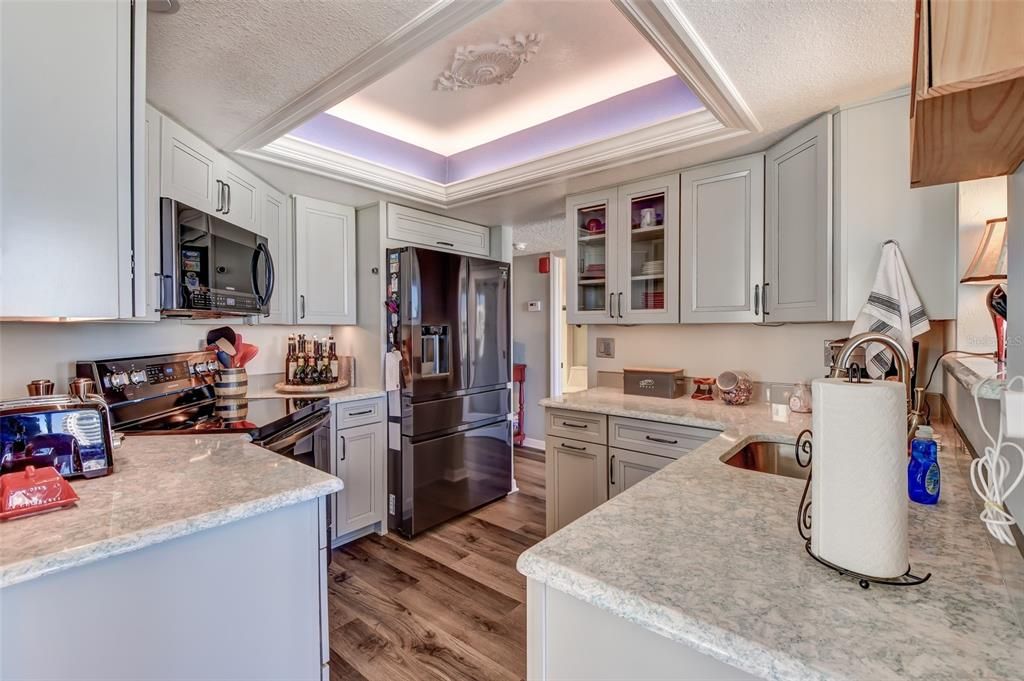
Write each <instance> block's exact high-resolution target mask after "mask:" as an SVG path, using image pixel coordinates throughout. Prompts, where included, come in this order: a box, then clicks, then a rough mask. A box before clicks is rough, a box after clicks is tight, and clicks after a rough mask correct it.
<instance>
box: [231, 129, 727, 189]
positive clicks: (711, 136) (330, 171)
mask: <svg viewBox="0 0 1024 681" xmlns="http://www.w3.org/2000/svg"><path fill="white" fill-rule="evenodd" d="M743 134H746V131H744V130H736V129H733V128H726V127H725V126H723V125H722V124H721V123H720V122H719V121H718V119H717V118H715V116H714V115H713V114H712V113H710V112H709V111H705V110H702V111H697V112H694V113H691V114H686V115H684V116H680V117H679V118H676V119H673V120H671V121H666V122H664V123H659V124H657V125H653V126H649V127H647V128H642V129H640V130H636V131H633V132H630V133H626V134H624V135H618V136H615V137H611V138H608V139H604V140H599V141H597V142H590V143H588V144H583V145H580V146H577V147H573V148H571V149H566V150H563V151H560V152H556V153H553V154H548V155H546V156H543V157H541V158H538V159H534V160H532V161H528V162H526V163H521V164H518V165H515V166H511V167H509V168H504V169H502V170H498V171H495V172H492V173H487V174H486V175H481V176H480V177H475V178H470V179H467V180H460V181H458V182H453V183H451V184H447V185H444V184H439V183H437V182H432V181H430V180H424V179H422V178H420V177H416V176H415V175H411V174H409V173H405V172H402V171H399V170H395V169H393V168H387V167H384V166H381V165H378V164H376V163H370V162H368V161H364V160H362V159H360V158H356V157H354V156H351V155H349V154H345V153H342V152H339V151H336V150H334V149H330V148H328V147H325V146H322V145H319V144H314V143H312V142H307V141H306V140H302V139H299V138H297V137H291V136H286V137H283V138H281V139H278V140H275V141H274V142H272V143H270V144H268V145H267V146H265V147H263V148H262V149H249V150H242V151H240V152H239V153H240V154H243V155H245V156H249V157H251V158H257V159H261V160H264V161H269V162H271V163H277V164H279V165H283V166H287V167H289V168H295V169H297V170H304V171H307V172H312V173H315V174H317V175H321V176H323V177H328V178H332V179H336V180H341V181H343V182H348V183H350V184H355V185H357V186H360V187H367V188H369V189H376V190H378V191H382V192H385V193H387V194H391V195H393V196H397V197H400V198H405V199H410V200H414V201H420V202H423V203H427V204H430V205H431V206H435V207H437V208H454V207H456V206H461V205H465V204H468V203H473V202H474V201H479V200H482V199H485V198H490V197H493V196H500V195H502V194H508V193H510V192H514V191H519V190H522V189H528V188H530V187H534V186H537V185H541V184H544V183H546V182H550V181H552V180H555V179H566V178H570V177H576V176H578V175H583V174H586V173H592V172H598V171H602V170H607V169H609V168H615V167H617V166H621V165H625V164H628V163H636V162H638V161H644V160H647V159H650V158H653V157H656V156H663V155H665V154H670V153H674V152H678V151H682V150H684V149H689V148H691V147H694V146H698V145H703V144H709V143H711V142H716V141H720V140H724V139H728V138H730V137H735V136H737V135H743Z"/></svg>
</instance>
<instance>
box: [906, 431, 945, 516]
mask: <svg viewBox="0 0 1024 681" xmlns="http://www.w3.org/2000/svg"><path fill="white" fill-rule="evenodd" d="M907 485H908V492H909V493H910V500H911V501H916V502H917V503H919V504H934V503H936V502H938V500H939V447H938V444H937V443H936V442H935V438H934V431H932V428H931V426H919V427H918V429H917V432H916V433H915V434H914V440H913V442H911V443H910V463H909V464H907Z"/></svg>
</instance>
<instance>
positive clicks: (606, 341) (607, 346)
mask: <svg viewBox="0 0 1024 681" xmlns="http://www.w3.org/2000/svg"><path fill="white" fill-rule="evenodd" d="M596 340H597V352H596V354H597V356H598V357H601V358H603V359H614V358H615V339H614V338H598V339H596Z"/></svg>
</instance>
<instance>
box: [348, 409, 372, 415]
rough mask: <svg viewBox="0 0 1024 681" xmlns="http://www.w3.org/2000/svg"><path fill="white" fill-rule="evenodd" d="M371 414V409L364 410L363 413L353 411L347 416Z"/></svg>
mask: <svg viewBox="0 0 1024 681" xmlns="http://www.w3.org/2000/svg"><path fill="white" fill-rule="evenodd" d="M372 413H373V410H372V409H364V410H363V411H353V412H350V413H349V416H369V415H370V414H372Z"/></svg>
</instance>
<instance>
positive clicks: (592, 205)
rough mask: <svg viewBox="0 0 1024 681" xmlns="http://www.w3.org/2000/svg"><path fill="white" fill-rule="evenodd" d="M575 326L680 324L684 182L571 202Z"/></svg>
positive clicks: (650, 182) (669, 178)
mask: <svg viewBox="0 0 1024 681" xmlns="http://www.w3.org/2000/svg"><path fill="white" fill-rule="evenodd" d="M566 216H567V223H568V224H567V225H566V229H567V230H568V244H567V252H568V258H567V259H568V262H569V263H570V266H569V268H568V272H567V275H568V288H567V318H568V321H569V323H571V324H584V323H609V324H619V323H621V324H652V323H659V324H667V323H676V322H678V321H679V176H678V175H677V174H675V173H673V174H671V175H665V176H662V177H655V178H650V179H647V180H641V181H639V182H634V183H631V184H628V185H623V186H620V187H611V188H608V189H603V190H599V191H595V192H589V193H587V194H577V195H574V196H569V197H567V199H566Z"/></svg>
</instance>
